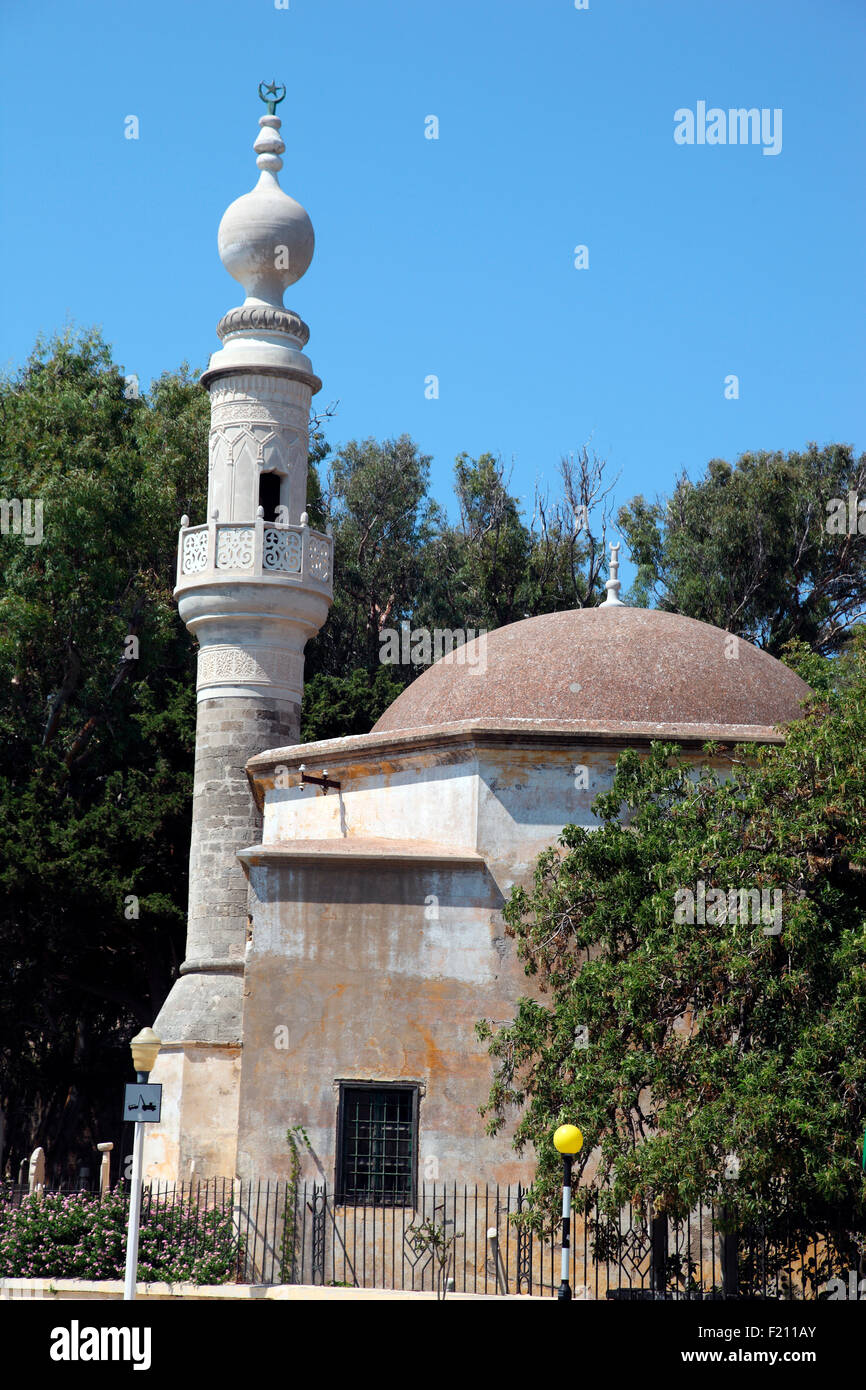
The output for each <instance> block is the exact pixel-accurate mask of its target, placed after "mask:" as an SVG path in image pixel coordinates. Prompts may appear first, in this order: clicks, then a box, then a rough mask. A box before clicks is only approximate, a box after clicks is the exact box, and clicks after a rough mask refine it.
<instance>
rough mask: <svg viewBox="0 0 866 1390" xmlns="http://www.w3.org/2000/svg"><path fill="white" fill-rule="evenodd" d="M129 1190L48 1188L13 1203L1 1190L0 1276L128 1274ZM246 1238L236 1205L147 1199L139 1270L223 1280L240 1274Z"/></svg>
mask: <svg viewBox="0 0 866 1390" xmlns="http://www.w3.org/2000/svg"><path fill="white" fill-rule="evenodd" d="M128 1213H129V1198H128V1195H127V1194H126V1193H123V1192H120V1191H118V1192H113V1193H111V1194H109V1195H108V1196H107V1197H104V1198H102V1199H101V1200H100V1198H99V1197H98V1196H95V1195H92V1194H90V1193H86V1192H80V1193H69V1194H65V1193H42V1194H39V1195H36V1196H32V1197H26V1198H25V1199H24V1201H23V1202H22V1203H21V1206H20V1207H18V1208H14V1207H12V1206H11V1204H10V1203H8V1202H4V1201H3V1199H2V1197H0V1278H7V1279H10V1278H12V1279H28V1278H32V1279H38V1278H52V1279H122V1278H123V1275H124V1262H125V1259H126V1228H127V1222H128V1219H129V1216H128ZM239 1257H240V1240H239V1238H238V1236H237V1234H236V1232H235V1230H234V1223H233V1221H232V1214H231V1211H228V1212H224V1211H220V1210H219V1209H218V1208H211V1209H210V1210H201V1209H200V1208H199V1207H198V1205H197V1203H196V1202H195V1201H192V1202H190V1201H185V1202H184V1201H179V1202H174V1203H159V1204H154V1205H153V1206H152V1207H149V1206H148V1204H147V1202H145V1205H144V1210H143V1212H142V1217H141V1227H140V1235H139V1245H138V1278H139V1279H141V1280H144V1281H146V1282H148V1283H152V1282H156V1281H157V1280H160V1281H164V1282H166V1283H181V1282H184V1283H193V1284H225V1283H228V1282H230V1281H231V1280H233V1279H235V1278H236V1277H237V1268H238V1260H239Z"/></svg>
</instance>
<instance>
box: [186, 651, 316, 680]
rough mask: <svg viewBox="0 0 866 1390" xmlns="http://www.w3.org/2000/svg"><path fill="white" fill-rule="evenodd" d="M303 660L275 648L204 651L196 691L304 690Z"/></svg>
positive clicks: (199, 657)
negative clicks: (232, 688)
mask: <svg viewBox="0 0 866 1390" xmlns="http://www.w3.org/2000/svg"><path fill="white" fill-rule="evenodd" d="M302 679H303V657H302V656H300V655H298V654H296V653H294V652H286V651H274V650H273V649H272V648H271V647H249V648H247V649H243V648H241V647H202V649H201V651H200V652H199V654H198V678H197V680H196V688H197V689H199V690H200V689H201V688H202V686H204V685H238V684H249V685H278V686H288V687H290V688H295V687H298V688H300V682H301V681H302Z"/></svg>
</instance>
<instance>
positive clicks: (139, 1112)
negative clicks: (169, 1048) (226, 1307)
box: [123, 1028, 162, 1303]
mask: <svg viewBox="0 0 866 1390" xmlns="http://www.w3.org/2000/svg"><path fill="white" fill-rule="evenodd" d="M160 1046H161V1043H160V1039H159V1038H158V1037H157V1036H156V1034H155V1033H154V1032H153V1030H152V1029H151V1028H143V1029H142V1031H141V1032H140V1033H139V1034H138V1035H137V1037H134V1038H133V1040H132V1061H133V1065H134V1066H135V1071H136V1077H137V1081H136V1083H135V1085H134V1086H127V1088H126V1092H125V1095H124V1099H123V1118H124V1120H132V1122H133V1123H134V1125H135V1142H134V1144H133V1147H132V1187H131V1188H130V1193H129V1229H128V1231H127V1235H126V1278H125V1280H124V1284H123V1300H124V1302H125V1303H129V1302H131V1301H132V1300H134V1298H135V1276H136V1273H137V1271H138V1227H139V1222H140V1220H141V1170H142V1166H143V1163H144V1128H143V1127H144V1125H146V1124H154V1123H156V1121H157V1120H159V1117H160V1114H161V1111H162V1087H161V1086H151V1085H148V1081H147V1078H148V1076H149V1075H150V1073H151V1071H152V1070H153V1065H154V1063H155V1062H156V1058H157V1053H158V1052H159V1049H160Z"/></svg>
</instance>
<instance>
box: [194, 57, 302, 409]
mask: <svg viewBox="0 0 866 1390" xmlns="http://www.w3.org/2000/svg"><path fill="white" fill-rule="evenodd" d="M285 95H286V89H285V87H284V86H283V85H277V83H275V82H271V83H270V85H269V86H266V85H265V84H264V83H260V84H259V96H260V97H261V99H262V101H265V102H267V106H268V111H267V115H265V116H261V117H260V118H259V127H260V129H259V134H258V137H257V138H256V141H255V144H254V145H253V149H254V150H255V152H256V164H257V166H258V168H259V179H258V183H257V184H256V186H255V188H253V189H251V190H250V192H249V193H244V194H242V195H241V197H240V198H236V199H235V201H234V202H233V203H232V204H231V205H230V206H229V207H228V208H226V210H225V212H224V213H223V217H222V221H221V222H220V225H219V232H218V234H217V247H218V249H219V255H220V260H221V261H222V263H223V265H224V266H225V268H226V270H227V271H228V273H229V275H231V276H232V277H233V278H234V279H235V280H237V281H238V283H239V284H240V285H242V286H243V289H244V293H245V296H246V297H245V299H244V301H243V303H242V304H240V305H238V306H237V307H236V308H234V309H229V311H228V313H227V314H224V315H223V317H222V318H221V319H220V321H219V323H218V324H217V333H218V335H219V337H220V338H221V340H222V342H223V344H224V346H223V348H222V350H221V351H219V352H216V353H214V355H213V357H212V358H211V360H210V363H209V365H208V369H207V371H206V372H205V373H204V375H203V377H202V381H203V383H204V384H205V385H206V386H208V385H209V384H210V382H211V381H212V380H213V378H214V374H215V373H221V372H227V371H232V370H233V369H235V368H237V367H243V368H247V369H249V368H251V367H253V366H256V367H258V368H260V369H262V368H263V369H265V370H280V371H289V372H291V373H292V375H294V376H295V377H296V378H297V379H299V380H306V382H307V384H308V385H309V387H310V389H311V390H312V391H318V390H319V388H320V386H321V382H320V381H319V379H318V378H317V377H316V376H315V375H314V374H313V369H312V365H311V363H310V361H309V359H308V358H307V357H305V356H304V355H303V352H302V351H301V349H302V348H303V347H304V346H305V345H306V343H307V339H308V338H309V336H310V330H309V329H308V328H307V325H306V324H305V323H304V321H303V319H302V318H300V317H299V316H298V315H297V314H296V313H294V312H293V311H292V310H291V309H286V308H285V307H284V305H283V295H284V294H285V291H286V290H287V289H288V287H289V285H294V284H295V282H296V281H297V280H300V278H301V276H302V275H303V274H304V272H305V271H306V270H307V269H308V268H309V265H310V262H311V261H312V259H313V249H314V247H315V240H316V239H315V236H314V234H313V224H312V222H311V221H310V219H309V216H308V214H307V211H306V209H305V208H302V207H301V204H300V203H298V202H296V200H295V199H294V198H290V197H289V195H288V193H286V192H284V191H283V189H282V188H281V187H280V183H279V179H278V177H277V175H278V174H279V172H280V170H281V169H282V167H283V161H282V155H283V153H284V151H285V148H286V146H285V143H284V142H283V138H282V136H281V135H280V126H281V125H282V122H281V121H280V118H279V116H277V115H276V114H275V113H276V108H277V105H278V103H279V102H281V101H282V100H283V98H284V97H285Z"/></svg>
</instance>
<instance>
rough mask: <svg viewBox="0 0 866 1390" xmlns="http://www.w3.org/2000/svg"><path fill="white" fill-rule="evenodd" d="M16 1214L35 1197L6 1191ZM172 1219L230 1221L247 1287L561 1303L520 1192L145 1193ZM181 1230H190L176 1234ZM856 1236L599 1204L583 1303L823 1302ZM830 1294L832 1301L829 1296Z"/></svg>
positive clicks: (577, 1252) (852, 1257)
mask: <svg viewBox="0 0 866 1390" xmlns="http://www.w3.org/2000/svg"><path fill="white" fill-rule="evenodd" d="M4 1199H5V1202H6V1204H7V1205H11V1206H17V1205H20V1203H21V1202H22V1201H24V1200H26V1199H27V1192H26V1189H24V1188H20V1187H15V1188H14V1189H6V1191H5V1193H4ZM160 1211H163V1212H172V1213H174V1221H175V1229H177V1230H182V1233H183V1239H184V1242H185V1243H186V1244H187V1246H189V1247H190V1248H192V1249H193V1250H194V1249H195V1244H196V1241H197V1240H198V1239H199V1238H200V1239H201V1241H202V1244H203V1247H206V1243H207V1239H208V1234H207V1233H208V1229H209V1227H208V1221H211V1222H212V1221H213V1219H214V1217H215V1215H217V1214H218V1215H219V1216H220V1217H221V1218H228V1217H229V1216H231V1225H232V1228H233V1230H234V1232H235V1234H236V1237H237V1269H236V1279H237V1281H238V1282H240V1283H245V1284H318V1285H325V1286H328V1285H329V1286H332V1287H339V1286H352V1287H362V1288H381V1289H394V1290H398V1289H400V1290H403V1289H406V1290H418V1291H421V1290H423V1291H428V1292H429V1291H435V1292H437V1293H438V1294H439V1295H440V1296H442V1297H445V1296H447V1294H448V1292H451V1291H454V1292H461V1293H462V1292H466V1293H476V1294H495V1293H507V1294H535V1295H541V1296H548V1297H550V1296H554V1295H555V1293H556V1291H557V1288H558V1285H559V1261H560V1256H559V1247H558V1245H557V1244H556V1237H554V1240H553V1241H551V1240H550V1239H549V1238H547V1239H546V1238H543V1237H542V1236H540V1235H539V1234H538V1233H537V1232H536V1231H535V1230H534V1229H533V1228H532V1226H531V1225H530V1224H529V1222H528V1219H527V1218H528V1215H529V1209H528V1202H527V1194H526V1190H525V1189H524V1188H523V1187H521V1186H519V1185H514V1186H509V1187H506V1186H501V1187H498V1186H474V1187H473V1186H468V1185H467V1186H463V1187H458V1186H457V1185H456V1184H430V1185H426V1186H423V1187H422V1188H421V1189H420V1190H419V1192H418V1194H417V1196H416V1198H415V1205H414V1206H412V1207H403V1206H395V1205H387V1206H383V1205H376V1204H370V1205H364V1206H357V1205H349V1204H344V1203H342V1202H338V1201H337V1200H335V1196H334V1193H333V1192H332V1191H331V1190H330V1189H329V1188H328V1186H327V1185H326V1184H323V1183H309V1182H308V1183H298V1184H295V1185H292V1184H291V1183H289V1182H287V1181H285V1180H282V1179H271V1180H264V1179H262V1180H244V1181H241V1180H237V1179H235V1180H232V1179H230V1178H217V1179H210V1180H209V1181H206V1182H205V1181H202V1182H193V1183H178V1184H166V1183H153V1184H150V1185H145V1187H144V1189H143V1201H142V1221H147V1220H149V1219H150V1218H151V1217H158V1215H159V1213H160ZM178 1223H179V1224H178ZM858 1244H859V1245H860V1247H861V1248H862V1240H861V1239H860V1238H859V1237H858V1236H857V1235H856V1234H853V1235H852V1233H851V1232H850V1230H842V1229H838V1230H837V1229H827V1230H825V1231H823V1232H815V1233H811V1234H809V1235H804V1234H803V1233H801V1232H797V1231H794V1230H793V1229H791V1228H790V1226H786V1223H785V1221H784V1220H781V1221H777V1222H776V1223H774V1225H773V1228H772V1230H770V1229H767V1228H763V1229H761V1230H755V1229H751V1230H748V1231H746V1230H743V1231H738V1230H737V1229H736V1228H735V1227H733V1226H732V1224H731V1221H730V1219H728V1216H727V1213H726V1212H725V1211H724V1209H722V1208H720V1207H717V1206H715V1205H712V1204H707V1205H706V1206H699V1207H697V1208H696V1209H695V1210H694V1211H693V1212H691V1213H689V1215H688V1217H687V1218H685V1219H684V1220H680V1221H674V1220H669V1219H668V1218H666V1217H659V1216H649V1217H644V1216H643V1215H642V1214H641V1213H640V1212H638V1211H635V1210H634V1209H631V1208H624V1209H622V1210H620V1211H619V1212H617V1213H615V1214H613V1215H610V1214H606V1213H605V1212H604V1211H602V1210H601V1209H600V1207H599V1205H598V1203H597V1202H596V1203H595V1204H594V1205H593V1206H592V1207H591V1209H590V1210H589V1212H587V1213H586V1215H578V1216H576V1217H575V1218H574V1220H573V1226H572V1247H571V1284H572V1288H573V1290H574V1297H575V1298H576V1299H592V1300H594V1299H633V1298H648V1299H649V1298H656V1299H719V1298H730V1297H759V1298H772V1299H813V1298H817V1297H820V1296H821V1293H822V1290H824V1289H825V1288H826V1285H827V1283H828V1281H829V1280H831V1279H833V1278H837V1279H838V1278H840V1277H841V1278H842V1279H843V1280H844V1279H845V1278H846V1277H847V1272H848V1271H849V1270H850V1269H852V1268H853V1269H855V1270H857V1269H859V1265H858V1253H857V1247H858ZM824 1296H826V1293H825V1295H824Z"/></svg>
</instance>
